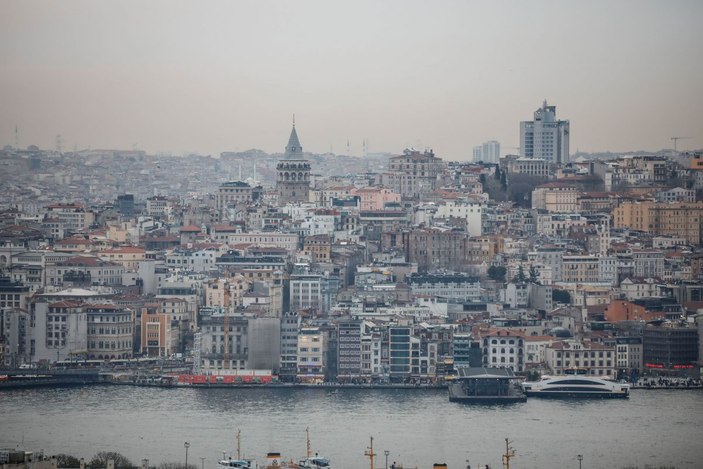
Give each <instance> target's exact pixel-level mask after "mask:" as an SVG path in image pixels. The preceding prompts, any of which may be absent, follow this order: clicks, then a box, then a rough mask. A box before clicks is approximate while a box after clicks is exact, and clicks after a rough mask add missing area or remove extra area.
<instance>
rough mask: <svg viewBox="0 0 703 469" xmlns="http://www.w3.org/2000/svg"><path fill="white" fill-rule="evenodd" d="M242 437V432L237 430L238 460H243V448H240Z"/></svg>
mask: <svg viewBox="0 0 703 469" xmlns="http://www.w3.org/2000/svg"><path fill="white" fill-rule="evenodd" d="M241 435H242V431H241V430H239V429H237V459H242V455H241V448H240V446H239V437H240V436H241Z"/></svg>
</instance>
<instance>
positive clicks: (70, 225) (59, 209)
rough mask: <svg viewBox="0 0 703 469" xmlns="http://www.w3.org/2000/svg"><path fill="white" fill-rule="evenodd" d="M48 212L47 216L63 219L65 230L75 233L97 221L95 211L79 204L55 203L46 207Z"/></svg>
mask: <svg viewBox="0 0 703 469" xmlns="http://www.w3.org/2000/svg"><path fill="white" fill-rule="evenodd" d="M46 212H47V213H46V216H47V218H57V219H59V220H61V223H62V225H63V228H64V230H67V231H71V232H74V233H75V232H77V231H83V230H86V229H87V228H88V227H90V225H92V224H93V223H95V213H93V212H91V211H89V210H86V209H85V207H83V206H81V205H78V204H53V205H49V206H48V207H47V208H46Z"/></svg>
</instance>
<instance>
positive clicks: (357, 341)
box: [337, 320, 370, 380]
mask: <svg viewBox="0 0 703 469" xmlns="http://www.w3.org/2000/svg"><path fill="white" fill-rule="evenodd" d="M363 328H364V323H363V321H361V320H348V321H340V322H339V323H337V378H338V379H341V380H350V379H354V378H358V377H359V376H360V375H361V371H362V364H361V363H362V332H363ZM365 345H366V346H367V347H369V349H370V344H365ZM369 351H370V350H369ZM367 353H368V352H367Z"/></svg>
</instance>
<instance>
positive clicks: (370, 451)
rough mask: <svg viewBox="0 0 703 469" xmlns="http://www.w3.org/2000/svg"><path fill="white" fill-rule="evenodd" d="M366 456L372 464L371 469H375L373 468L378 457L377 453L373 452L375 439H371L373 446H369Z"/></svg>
mask: <svg viewBox="0 0 703 469" xmlns="http://www.w3.org/2000/svg"><path fill="white" fill-rule="evenodd" d="M364 455H365V456H368V457H369V463H370V466H369V467H370V468H371V469H374V467H373V458H374V456H376V453H374V452H373V437H371V446H369V449H368V451H366V452H365V453H364Z"/></svg>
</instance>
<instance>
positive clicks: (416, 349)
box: [388, 326, 420, 381]
mask: <svg viewBox="0 0 703 469" xmlns="http://www.w3.org/2000/svg"><path fill="white" fill-rule="evenodd" d="M388 336H389V355H388V362H389V365H390V367H389V368H390V379H391V380H393V381H401V380H404V379H408V378H410V377H412V376H413V375H419V374H420V360H419V356H420V339H419V338H417V337H415V336H414V335H413V329H412V327H409V326H402V327H401V326H394V327H389V328H388Z"/></svg>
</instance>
